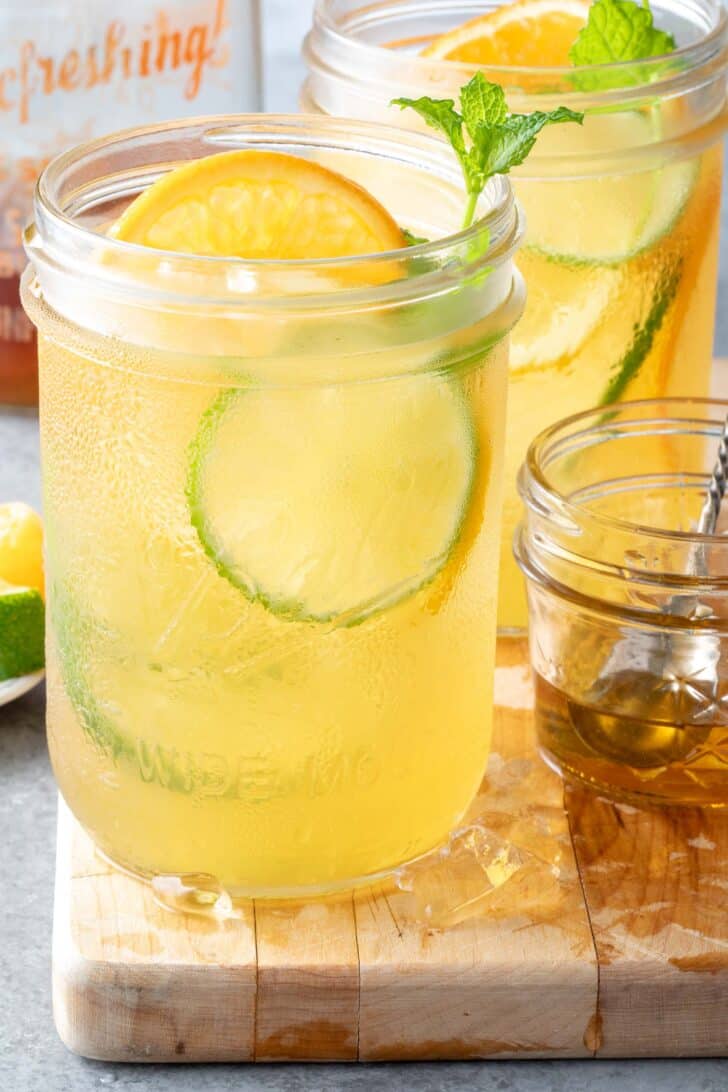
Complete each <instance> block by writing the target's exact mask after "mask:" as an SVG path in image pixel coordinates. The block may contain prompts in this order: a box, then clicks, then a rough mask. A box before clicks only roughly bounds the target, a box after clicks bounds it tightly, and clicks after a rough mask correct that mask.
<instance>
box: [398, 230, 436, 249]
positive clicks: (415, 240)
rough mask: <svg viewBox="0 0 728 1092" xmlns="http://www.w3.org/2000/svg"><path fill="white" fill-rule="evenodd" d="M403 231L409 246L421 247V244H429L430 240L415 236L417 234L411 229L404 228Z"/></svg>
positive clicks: (422, 236)
mask: <svg viewBox="0 0 728 1092" xmlns="http://www.w3.org/2000/svg"><path fill="white" fill-rule="evenodd" d="M401 231H402V234H403V235H404V241H405V242H406V243H407V246H419V245H420V243H427V242H429V239H426V238H425V237H424V235H415V233H414V232H413V231H410V230H409V228H406V227H405V228H402V229H401Z"/></svg>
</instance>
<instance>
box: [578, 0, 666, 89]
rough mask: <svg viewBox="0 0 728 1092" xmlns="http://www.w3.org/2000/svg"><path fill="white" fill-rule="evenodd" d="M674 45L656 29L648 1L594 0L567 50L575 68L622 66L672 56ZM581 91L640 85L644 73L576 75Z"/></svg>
mask: <svg viewBox="0 0 728 1092" xmlns="http://www.w3.org/2000/svg"><path fill="white" fill-rule="evenodd" d="M675 49H677V43H676V42H675V39H674V38H673V36H672V34H670V33H669V32H668V31H666V30H659V29H658V28H657V27H656V26H655V22H654V16H653V14H652V10H651V8H650V4H649V0H643V3H641V4H639V3H635V0H594V3H593V4H592V5H591V7H590V8H589V15H588V18H587V21H586V24H585V26H584V27H582V29H581V30H580V31H579V35H578V37H577V39H576V41H575V42H574V44H573V46H572V47H571V49H570V50H569V60H570V61H571V63H572V65H574V66H576V67H579V68H581V67H585V66H592V65H610V64H625V63H629V62H630V61H645V60H649V59H650V58H651V57H662V56H666V55H667V54H669V53H673V52H674V51H675ZM575 79H576V82H577V86H578V87H579V88H580V89H581V90H584V91H601V90H607V89H608V88H610V87H623V86H625V84H635V83H641V82H644V80H645V74H644V72H643V71H642V70H641V69H639V68H635V71H634V72H632V73H630V74H629V75H628V76H625V73H624V72H623V71H622V72H614V71H612V72H609V71H604V72H593V73H586V72H581V73H578V74H577V75H576V76H575Z"/></svg>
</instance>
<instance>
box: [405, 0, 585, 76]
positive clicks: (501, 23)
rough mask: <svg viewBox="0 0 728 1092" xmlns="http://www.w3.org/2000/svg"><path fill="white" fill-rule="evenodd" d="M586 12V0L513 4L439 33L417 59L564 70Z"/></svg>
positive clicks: (518, 0) (519, 1) (530, 0)
mask: <svg viewBox="0 0 728 1092" xmlns="http://www.w3.org/2000/svg"><path fill="white" fill-rule="evenodd" d="M588 14H589V3H588V2H587V0H516V3H513V4H502V5H500V6H499V7H497V8H495V9H494V10H493V11H489V12H487V13H486V14H485V15H480V16H478V17H477V18H475V19H470V20H469V21H468V22H467V23H463V24H461V26H459V27H455V28H454V29H453V30H450V31H448V32H447V33H446V34H441V35H440V36H439V37H437V38H435V39H434V40H433V41H432V42H430V44H429V45H428V46H426V48H425V49H423V50H422V55H423V56H425V57H437V58H440V59H441V60H447V61H459V62H461V63H463V64H475V65H482V66H485V67H488V66H498V65H506V66H513V67H525V68H544V67H546V68H551V67H555V68H558V67H562V66H567V65H568V64H569V49H570V48H571V46H572V45H573V44H574V41H575V40H576V37H577V35H578V34H579V31H580V30H581V28H582V27H583V26H584V25H585V23H586V21H587V16H588Z"/></svg>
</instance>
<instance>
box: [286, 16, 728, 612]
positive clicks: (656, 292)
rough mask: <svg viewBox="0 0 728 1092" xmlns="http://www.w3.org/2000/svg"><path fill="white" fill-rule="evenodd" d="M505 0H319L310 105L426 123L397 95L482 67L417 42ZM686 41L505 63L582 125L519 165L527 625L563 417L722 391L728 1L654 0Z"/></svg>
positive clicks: (518, 429)
mask: <svg viewBox="0 0 728 1092" xmlns="http://www.w3.org/2000/svg"><path fill="white" fill-rule="evenodd" d="M497 6H498V3H497V0H493V2H488V0H470V2H468V0H454V2H453V0H407V2H406V3H403V2H401V0H381V2H379V3H377V4H374V5H372V4H371V3H369V2H368V0H319V2H318V4H317V7H316V13H315V18H314V25H313V29H312V30H311V33H310V34H309V36H308V39H307V41H306V45H305V56H306V60H307V63H308V68H309V76H308V79H307V80H306V83H305V85H304V88H303V92H302V102H303V105H304V108H306V109H317V110H321V111H323V112H324V113H327V114H345V115H347V116H351V115H354V116H356V117H367V118H372V119H375V120H385V119H389V120H392V121H393V122H394V123H396V124H398V125H404V126H410V127H413V128H419V127H420V126H421V125H422V122H421V121H420V120H419V118H418V117H417V116H416V115H415V113H414V112H413V111H412V110H404V111H400V110H399V109H398V108H391V107H390V106H389V105H388V104H389V102H390V100H391V99H392V98H393V97H395V96H400V95H404V96H409V97H413V98H416V97H418V96H420V95H431V96H433V97H436V98H445V97H451V98H455V99H457V95H458V90H459V88H460V87H461V86H462V84H463V83H465V82H466V80H468V79H469V78H470V77H471V76H472V74H473V72H474V71H475V68H474V66H472V65H467V64H460V63H454V62H452V61H446V60H433V59H431V58H427V57H421V56H418V54H419V52H420V50H421V49H422V48H423V47H425V46H426V45H427V44H428V42H430V41H431V40H432V39H433V38H434V37H436V36H437V35H439V34H442V33H443V32H444V31H447V30H449V29H451V28H452V27H454V26H458V25H460V24H462V23H463V22H465V21H466V20H467V19H469V18H472V17H474V16H476V15H478V14H482V13H485V12H487V11H490V10H492V9H494V8H496V7H497ZM652 10H653V11H654V13H655V22H656V25H657V26H659V27H661V28H667V29H670V30H672V32H673V33H674V35H675V37H676V39H677V41H678V43H679V46H680V48H679V49H678V51H677V52H676V53H674V54H672V55H671V56H670V57H668V58H665V57H662V58H653V59H651V60H648V61H641V62H639V64H634V63H632V64H621V65H609V66H602V67H599V66H595V67H593V68H584V69H580V70H579V71H578V74H577V73H576V71H575V70H574V69H564V68H556V69H553V68H552V69H547V68H543V69H534V68H509V67H497V68H488V69H484V71H485V75H486V76H487V77H488V78H489V79H491V80H493V81H495V82H497V83H500V84H502V85H503V87H504V88H505V91H506V95H507V98H508V102H509V106H510V108H511V110H512V111H513V112H515V113H530V112H531V111H533V110H550V109H553V108H555V107H556V106H559V105H564V106H569V107H571V108H572V109H574V110H580V111H585V112H586V115H587V116H586V119H585V123H584V126H583V127H581V128H580V127H579V126H576V125H556V126H552V127H550V128H547V129H545V130H544V131H543V133H542V134H541V136H540V137H539V139H538V142H537V144H536V147H535V149H534V151H533V152H532V153H531V155H530V156H529V158H528V160H527V162H526V163H525V164H523V165H522V166H521V167H519V168H517V169H516V170H515V171H513V173H512V180H513V184H514V187H515V190H516V195H517V197H518V198H519V200H520V202H521V204H522V206H523V208H524V211H525V214H526V224H527V233H526V239H525V245H524V247H523V249H522V250H521V252H520V254H519V258H518V264H519V268H520V269H521V272H522V273H523V275H524V277H525V279H526V285H527V289H528V302H527V305H526V311H525V315H524V318H523V321H522V322H521V323H520V324H519V326H518V328H517V330H516V331H515V333H514V336H513V339H512V344H511V354H510V390H509V395H508V428H507V437H508V442H507V445H506V494H505V503H504V519H503V540H502V555H501V582H500V601H499V626H500V628H501V630H518V629H521V628H523V627H524V626H525V624H526V600H525V590H524V587H523V581H522V579H521V576H520V574H519V572H518V569H517V566H516V564H515V561H514V560H513V556H512V551H511V541H512V535H513V530H514V528H515V525H516V523H517V522H518V519H519V512H520V504H519V501H518V495H517V491H516V476H517V471H518V467H519V466H520V464H521V463H522V461H523V458H524V456H525V453H526V448H527V446H528V444H529V442H530V440H531V439H532V438H533V436H535V435H536V434H537V433H538V432H540V431H541V429H542V428H544V426H545V425H547V424H548V423H549V421H550V420H554V419H555V418H556V417H564V416H567V415H568V414H570V413H576V412H578V411H580V410H585V409H588V408H589V407H590V406H593V405H596V404H597V403H601V404H604V405H606V404H609V403H611V402H614V401H617V400H622V399H623V398H629V399H638V398H653V397H663V396H666V395H688V396H705V395H707V394H708V393H709V387H710V373H711V361H712V346H713V326H714V314H715V295H716V284H717V256H718V236H719V223H720V217H719V212H720V193H721V170H722V137H723V133H724V122H725V107H726V61H727V52H726V50H727V45H726V42H727V36H728V21H727V19H726V14H725V11H724V9H723V6H722V4H721V3H720V2H719V0H691V2H690V3H689V4H688V3H683V2H681V0H655V2H654V3H653V4H652Z"/></svg>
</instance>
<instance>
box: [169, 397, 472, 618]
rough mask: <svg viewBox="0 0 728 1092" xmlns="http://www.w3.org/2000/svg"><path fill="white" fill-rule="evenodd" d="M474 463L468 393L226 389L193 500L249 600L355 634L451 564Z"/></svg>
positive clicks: (198, 441) (195, 475) (214, 550)
mask: <svg viewBox="0 0 728 1092" xmlns="http://www.w3.org/2000/svg"><path fill="white" fill-rule="evenodd" d="M475 461H476V442H475V435H474V429H473V424H472V419H471V415H470V412H469V409H468V405H467V402H466V399H465V396H464V394H463V391H462V389H461V388H460V386H459V385H458V384H457V383H456V382H455V381H451V380H448V379H444V378H442V377H441V376H422V375H419V376H415V377H407V378H406V379H397V380H390V381H386V382H377V383H350V384H347V385H338V386H330V387H325V388H322V387H302V388H298V389H295V390H290V389H285V390H281V389H279V390H272V389H267V390H247V391H246V390H242V391H241V390H231V391H226V392H224V393H222V394H221V395H219V397H218V398H217V399H216V400H215V401H214V402H213V404H212V405H211V406H210V408H209V409H208V411H207V412H206V413H205V415H204V417H203V418H202V421H201V422H200V427H199V431H198V434H197V436H196V438H195V439H194V441H193V443H192V445H191V449H190V463H189V473H188V483H187V496H188V501H189V506H190V514H191V519H192V523H193V525H194V527H195V529H196V530H197V533H198V535H199V538H200V542H201V544H202V546H203V548H204V550H205V551H206V553H207V554H208V556H209V557H210V559H211V560H212V561H213V562H214V564H215V565H216V567H217V569H218V572H219V573H220V575H221V576H223V577H224V578H225V579H226V580H228V581H229V582H230V583H231V584H233V585H234V586H235V587H236V588H238V589H239V590H240V591H241V592H243V594H244V595H246V596H247V597H248V598H249V599H251V600H254V601H258V602H260V603H262V604H263V605H264V606H266V607H267V608H268V609H269V610H270V611H272V612H274V613H275V614H277V615H279V616H281V617H285V618H289V619H296V620H302V621H315V622H327V621H334V620H336V621H337V622H340V623H343V624H349V625H351V624H354V623H356V622H359V621H362V620H363V619H364V618H365V617H367V616H368V615H370V614H372V613H374V612H375V611H379V610H382V609H385V608H386V607H389V606H392V605H393V604H394V603H396V602H398V601H400V600H402V599H404V598H407V597H408V596H410V595H412V594H413V593H414V592H415V591H417V590H418V589H419V588H421V587H422V586H423V585H425V584H427V583H429V582H430V581H431V580H432V579H433V578H434V576H435V575H436V574H437V573H438V572H439V571H440V569H441V568H442V567H443V566H444V565H445V563H446V561H447V559H448V557H449V555H450V552H451V550H452V548H453V546H454V544H455V542H456V541H457V539H458V535H459V533H460V529H461V526H462V523H463V519H464V516H465V513H466V510H467V507H468V503H469V499H470V495H471V491H472V485H473V478H474V469H475Z"/></svg>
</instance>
